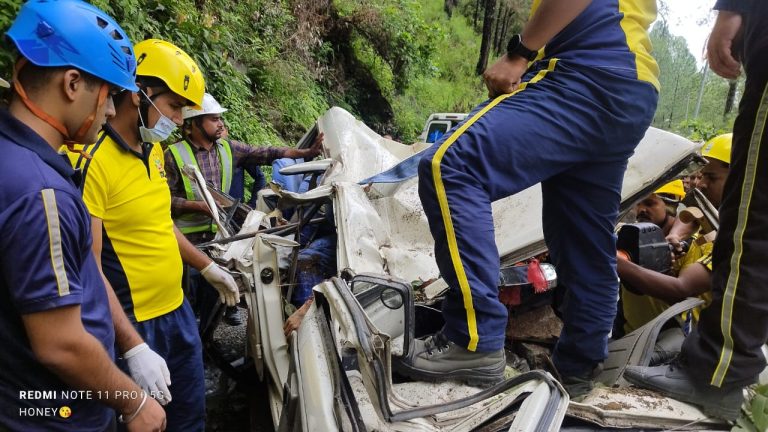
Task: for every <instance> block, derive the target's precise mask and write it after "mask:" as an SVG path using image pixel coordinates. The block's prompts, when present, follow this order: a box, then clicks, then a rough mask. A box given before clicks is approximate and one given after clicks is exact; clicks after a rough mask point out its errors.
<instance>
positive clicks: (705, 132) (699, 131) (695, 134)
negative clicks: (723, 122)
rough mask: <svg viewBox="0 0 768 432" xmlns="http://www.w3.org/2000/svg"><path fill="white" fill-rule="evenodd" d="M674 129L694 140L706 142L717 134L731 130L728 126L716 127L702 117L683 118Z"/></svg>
mask: <svg viewBox="0 0 768 432" xmlns="http://www.w3.org/2000/svg"><path fill="white" fill-rule="evenodd" d="M675 130H676V131H679V133H680V134H682V135H683V136H685V137H687V138H688V139H689V140H691V141H695V142H706V141H709V140H710V139H712V138H714V137H716V136H718V135H722V134H724V133H728V132H731V129H730V128H728V129H725V128H723V127H718V126H716V125H715V124H714V123H711V122H708V121H706V120H702V119H690V120H684V121H682V122H680V124H679V125H678V126H677V127H676V128H675Z"/></svg>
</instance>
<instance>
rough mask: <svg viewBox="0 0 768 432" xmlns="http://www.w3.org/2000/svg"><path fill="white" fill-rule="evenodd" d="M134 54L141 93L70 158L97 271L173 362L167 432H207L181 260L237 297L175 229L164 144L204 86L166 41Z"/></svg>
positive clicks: (196, 339)
mask: <svg viewBox="0 0 768 432" xmlns="http://www.w3.org/2000/svg"><path fill="white" fill-rule="evenodd" d="M134 50H135V53H136V63H137V77H136V81H137V83H136V84H137V85H138V88H139V91H138V92H123V93H121V94H119V95H117V96H116V97H115V109H116V116H115V117H114V118H112V119H110V121H109V123H108V124H107V125H105V127H104V130H103V131H102V132H101V134H100V135H99V137H98V139H97V141H96V143H94V144H90V145H86V146H84V147H83V148H82V150H83V153H84V155H76V154H73V155H72V156H71V160H72V163H73V165H74V166H75V168H79V169H81V170H82V172H83V178H84V183H83V200H84V201H85V203H86V205H87V207H88V210H89V212H90V213H91V216H92V230H93V250H94V254H95V255H96V260H97V263H98V265H99V267H100V269H101V270H102V272H103V274H104V275H105V277H106V279H107V280H108V281H109V284H110V285H111V286H112V288H113V289H114V291H115V293H116V294H117V297H118V299H119V300H120V303H121V305H122V307H123V310H124V311H125V313H126V315H127V316H128V318H129V319H130V320H131V321H132V322H133V325H134V326H135V327H136V328H137V330H138V331H139V333H140V334H141V335H142V336H143V338H144V340H145V342H146V344H147V345H148V346H149V347H151V348H152V349H153V350H154V351H155V352H157V353H158V354H159V355H161V356H162V357H163V358H164V359H165V360H166V362H167V364H168V369H169V370H170V375H171V376H170V381H171V382H170V387H169V389H170V392H171V394H172V396H173V400H172V402H171V403H169V404H168V405H166V407H165V409H166V414H167V419H168V430H178V431H185V432H186V431H200V432H202V431H203V430H204V429H205V380H204V376H203V360H202V346H201V342H200V336H199V334H198V332H197V324H196V322H195V317H194V314H193V313H192V310H191V308H190V306H189V304H188V303H187V302H186V301H185V300H184V294H183V292H182V288H181V279H182V261H185V262H187V263H188V264H190V265H191V266H192V267H194V268H196V269H198V270H200V271H201V274H202V275H203V277H205V278H206V279H207V280H208V282H209V283H210V284H211V285H212V286H214V288H216V289H217V290H218V291H219V293H220V298H221V299H222V301H223V302H224V301H225V300H226V302H227V303H228V304H233V305H234V304H235V303H236V302H237V301H238V300H239V293H238V290H237V285H236V284H235V282H234V280H233V278H232V276H230V275H229V274H228V273H227V272H226V271H225V270H223V269H222V268H220V267H219V266H218V265H216V264H215V263H213V262H212V261H211V259H210V258H208V257H207V256H205V255H204V254H203V253H202V252H200V251H199V250H197V249H196V248H195V247H194V246H193V245H192V244H190V243H189V242H188V241H187V240H186V238H185V237H184V236H183V235H182V234H181V232H180V231H178V230H177V229H176V228H175V227H174V225H173V221H172V219H171V194H170V191H169V189H168V184H167V182H166V174H165V168H164V165H163V152H162V149H161V148H160V145H159V144H158V142H159V141H162V140H164V139H166V138H167V137H168V135H170V133H171V132H172V131H173V130H174V129H175V128H176V127H177V126H178V125H180V124H181V110H182V108H183V107H185V106H189V105H191V106H198V105H199V104H200V103H201V102H202V99H203V93H204V91H205V83H204V79H203V76H202V74H201V72H200V69H199V67H198V66H197V64H195V62H194V61H193V60H192V59H191V58H190V57H189V56H188V55H187V54H186V53H184V52H183V51H182V50H181V49H179V48H178V47H176V46H174V45H172V44H170V43H168V42H165V41H160V40H155V39H151V40H146V41H143V42H141V43H139V44H137V45H136V46H135V48H134ZM152 396H155V397H159V398H162V396H164V395H152Z"/></svg>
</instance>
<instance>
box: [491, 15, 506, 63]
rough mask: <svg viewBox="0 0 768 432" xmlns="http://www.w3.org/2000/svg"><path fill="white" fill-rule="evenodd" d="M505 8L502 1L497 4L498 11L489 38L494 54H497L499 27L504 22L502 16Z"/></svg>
mask: <svg viewBox="0 0 768 432" xmlns="http://www.w3.org/2000/svg"><path fill="white" fill-rule="evenodd" d="M506 10H507V8H506V6H505V5H504V3H502V4H501V6H499V13H498V14H496V22H495V23H494V26H493V37H492V38H491V49H492V52H493V54H494V55H498V54H499V37H500V35H501V27H502V25H503V24H504V19H503V16H504V13H505V12H506Z"/></svg>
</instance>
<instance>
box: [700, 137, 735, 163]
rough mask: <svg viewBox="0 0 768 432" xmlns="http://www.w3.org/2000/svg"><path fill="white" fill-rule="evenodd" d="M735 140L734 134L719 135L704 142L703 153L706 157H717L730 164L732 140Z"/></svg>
mask: <svg viewBox="0 0 768 432" xmlns="http://www.w3.org/2000/svg"><path fill="white" fill-rule="evenodd" d="M732 141H733V134H732V133H727V134H723V135H718V136H716V137H714V138H712V139H711V140H709V141H707V143H706V144H704V147H702V148H701V155H702V156H704V157H708V158H712V159H717V160H719V161H723V162H725V163H727V164H728V165H730V164H731V142H732Z"/></svg>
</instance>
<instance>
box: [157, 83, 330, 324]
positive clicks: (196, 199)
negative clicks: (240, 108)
mask: <svg viewBox="0 0 768 432" xmlns="http://www.w3.org/2000/svg"><path fill="white" fill-rule="evenodd" d="M226 111H227V109H226V108H224V107H222V106H221V105H220V104H219V102H218V101H216V99H214V97H213V96H211V95H210V94H208V93H206V94H205V95H204V96H203V103H202V107H201V109H194V108H190V107H185V108H184V111H183V118H184V140H183V141H179V142H177V143H175V144H173V145H171V146H169V147H168V149H167V150H166V152H165V165H166V167H167V168H166V173H167V176H168V178H167V180H168V185H169V187H170V188H171V195H172V196H173V197H172V198H171V213H172V215H173V217H174V221H175V223H176V226H177V227H178V228H179V230H180V231H181V232H182V233H184V235H185V236H186V237H187V238H188V239H189V241H190V242H192V243H193V244H198V243H203V242H206V241H210V240H213V237H214V235H215V233H216V230H217V228H216V224H215V223H214V222H213V219H211V213H210V210H209V209H208V206H207V205H206V204H205V202H204V201H203V200H202V196H201V194H200V192H199V191H198V190H197V188H196V187H195V185H194V184H193V183H192V182H191V181H190V180H189V178H188V177H187V176H185V175H183V174H182V173H181V171H180V169H179V167H182V166H184V165H188V164H191V165H194V166H196V167H197V168H198V169H199V170H200V172H201V173H202V175H203V178H205V180H206V181H207V182H208V183H210V184H211V185H213V186H215V187H216V188H218V189H220V190H221V191H223V192H225V193H229V191H230V187H231V186H232V174H233V172H234V170H235V169H236V168H240V167H247V168H255V169H259V166H261V165H268V164H271V163H272V162H273V161H275V160H277V159H280V158H284V157H287V158H305V159H307V160H308V159H312V158H314V157H315V156H317V155H318V154H320V151H321V150H320V146H321V145H322V142H323V135H322V134H319V135H318V137H317V139H315V141H314V143H313V144H312V146H311V147H308V148H305V149H296V148H289V147H269V146H264V147H255V146H251V145H248V144H245V143H243V142H240V141H235V140H232V139H229V138H227V139H223V138H222V134H223V133H224V131H225V130H226V129H225V127H224V120H223V118H222V114H223V113H225V112H226ZM191 278H192V280H193V285H197V289H196V290H194V291H196V292H195V294H196V296H197V297H198V300H202V302H201V303H202V304H200V305H199V307H200V309H201V318H200V321H201V326H203V327H204V326H205V323H206V322H207V320H208V316H207V313H206V311H208V310H209V309H210V307H209V305H210V303H211V301H210V300H209V299H208V297H209V296H207V295H206V292H213V291H212V290H211V288H210V286H208V285H207V284H206V283H205V280H204V279H203V280H202V281H201V280H200V279H201V278H200V277H199V275H198V274H196V273H194V272H193V274H192V275H191ZM225 320H226V321H227V322H228V323H229V324H230V325H240V324H242V322H241V320H240V314H239V312H238V310H237V307H236V306H233V307H228V308H227V311H226V314H225Z"/></svg>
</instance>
